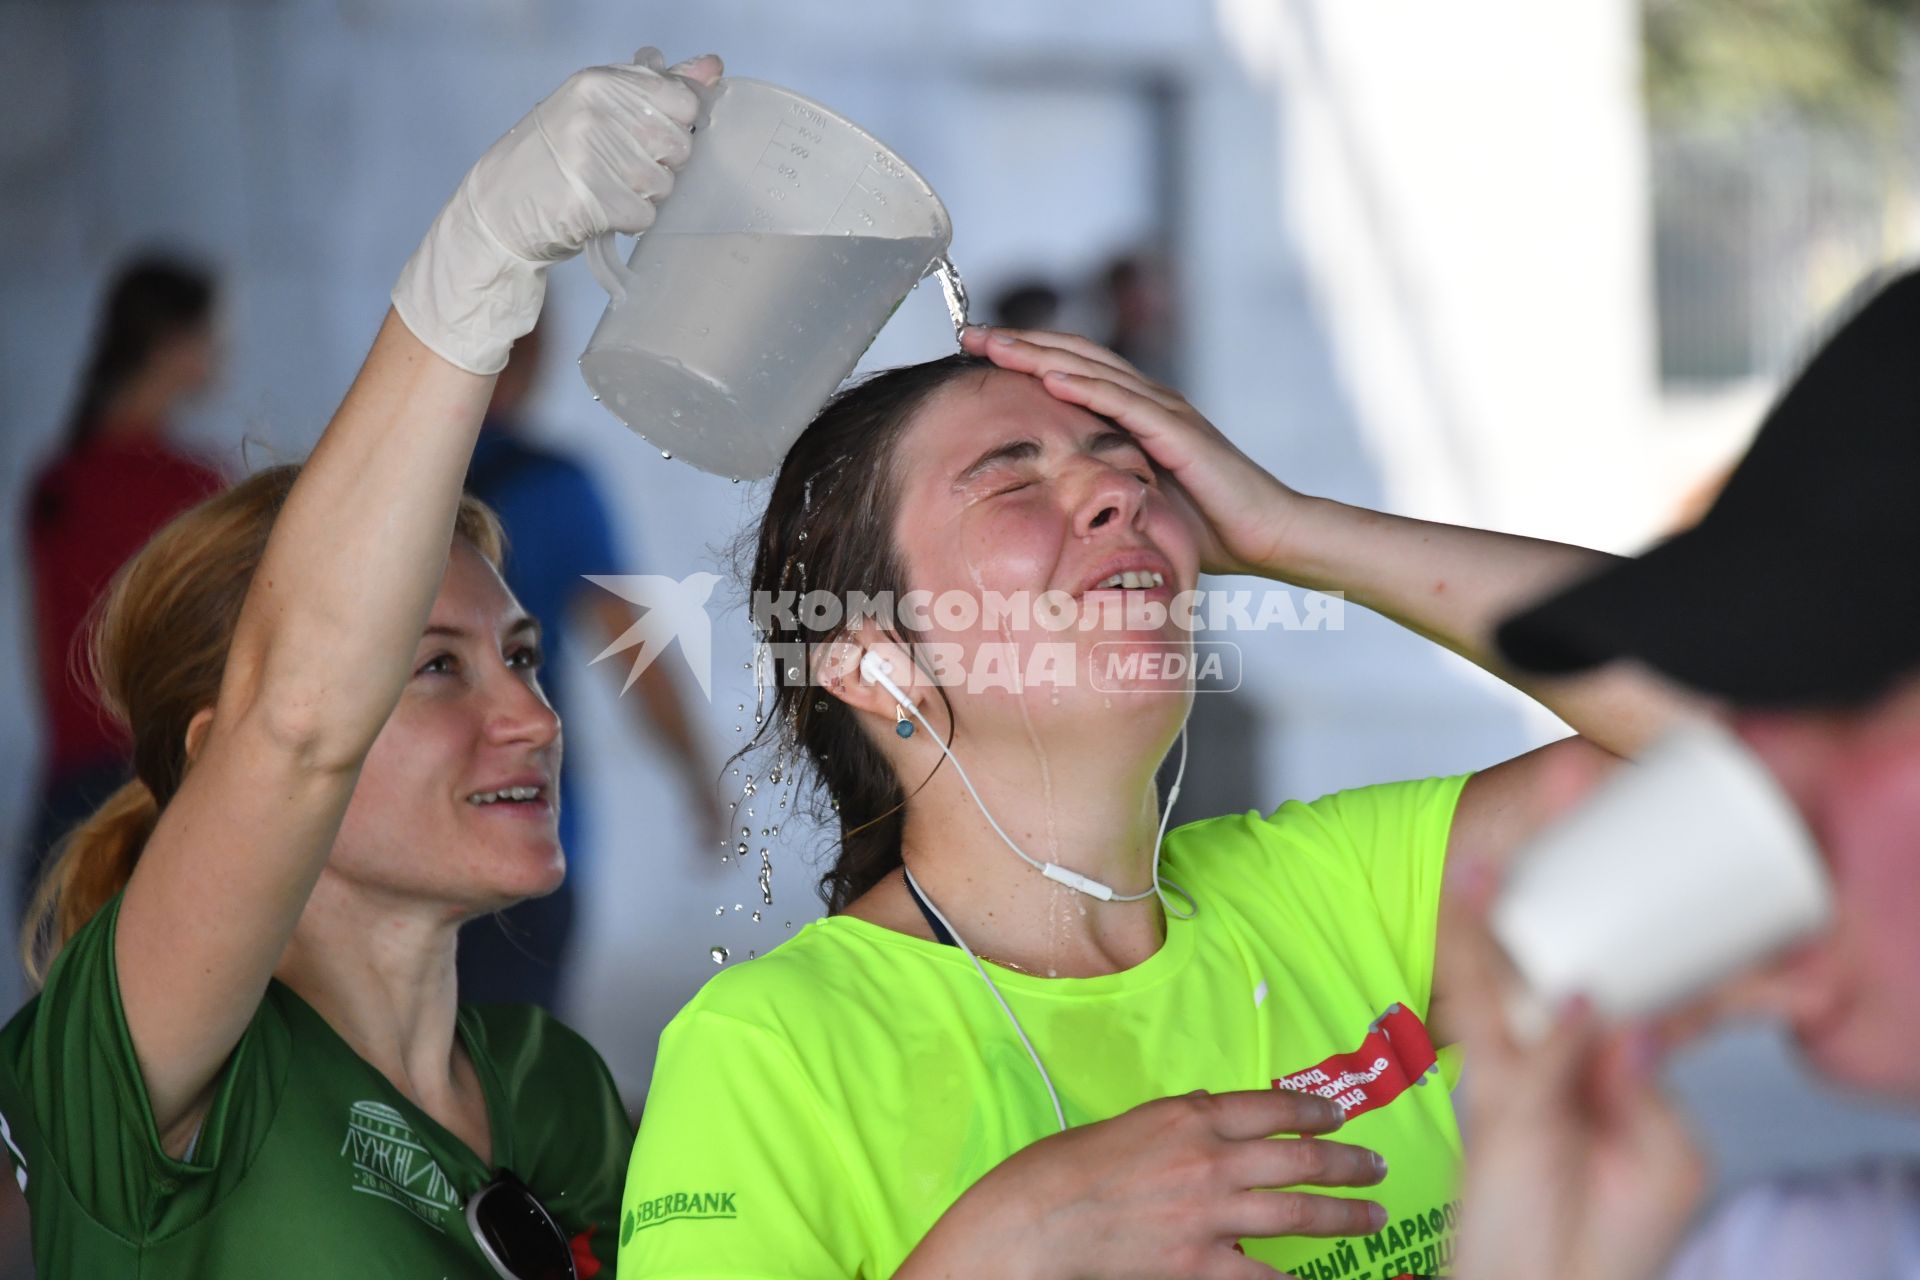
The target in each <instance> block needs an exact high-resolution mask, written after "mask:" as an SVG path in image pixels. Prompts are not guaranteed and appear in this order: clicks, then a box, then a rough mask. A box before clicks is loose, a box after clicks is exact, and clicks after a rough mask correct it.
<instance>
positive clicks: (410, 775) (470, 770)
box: [328, 541, 566, 915]
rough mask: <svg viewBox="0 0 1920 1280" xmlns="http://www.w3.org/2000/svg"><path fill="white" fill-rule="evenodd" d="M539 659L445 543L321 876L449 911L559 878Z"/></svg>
mask: <svg viewBox="0 0 1920 1280" xmlns="http://www.w3.org/2000/svg"><path fill="white" fill-rule="evenodd" d="M540 660H541V655H540V637H539V628H538V626H537V625H536V624H535V623H534V622H533V620H532V619H531V618H530V617H528V616H527V614H526V612H525V611H524V610H522V609H521V608H520V606H519V604H518V603H517V602H516V601H515V600H514V598H513V596H512V595H511V594H510V593H509V592H508V591H507V588H506V585H505V584H504V583H503V582H501V580H500V575H499V574H498V573H496V572H495V571H494V569H493V566H492V565H490V564H488V563H487V562H486V560H485V559H483V558H482V557H481V556H480V555H479V553H477V552H476V551H474V550H473V548H472V547H470V546H468V545H467V544H466V543H464V542H458V541H457V542H456V543H455V544H454V551H453V555H452V557H451V559H450V560H449V562H448V567H447V576H446V579H445V581H444V582H443V583H442V585H441V588H440V594H439V597H438V598H437V599H436V600H435V601H434V604H433V612H432V614H431V616H430V617H429V620H428V624H427V629H426V632H425V633H424V634H423V635H422V637H421V639H420V644H419V647H418V648H417V650H416V651H415V654H414V671H413V675H412V677H411V678H410V679H409V680H408V682H407V686H406V689H405V691H404V692H403V693H402V694H401V696H400V702H399V705H398V706H396V707H395V708H394V711H393V714H392V716H390V717H389V718H388V720H387V723H386V726H385V727H384V728H383V729H382V730H381V731H380V736H379V737H378V738H377V739H376V740H375V741H374V744H373V749H372V751H371V752H370V753H369V754H368V756H367V761H366V765H365V766H364V767H363V768H362V769H361V771H360V780H359V783H358V784H357V785H356V786H355V788H354V792H353V800H352V802H351V804H350V805H349V806H348V808H347V814H346V818H345V820H344V822H343V823H342V825H341V829H340V835H339V837H338V839H337V840H336V841H335V844H334V851H333V856H332V858H331V859H330V860H329V862H328V872H329V873H330V874H334V875H339V876H342V877H345V878H346V879H348V880H350V881H352V882H354V883H355V884H356V885H358V886H360V887H363V888H367V889H371V890H375V891H378V892H383V893H386V894H390V895H395V896H399V897H403V898H409V899H414V900H418V901H424V902H427V903H431V904H435V905H440V906H444V907H446V908H447V909H448V910H449V912H450V913H451V914H457V915H478V914H482V913H485V912H487V911H492V910H497V909H499V908H500V907H502V906H505V905H507V904H509V903H512V902H516V901H519V900H520V899H523V898H528V897H536V896H538V895H540V894H544V893H550V892H552V891H553V890H554V889H555V888H557V887H558V886H559V884H560V880H561V877H562V876H563V875H564V874H565V869H566V862H565V858H564V855H563V854H562V851H561V849H560V842H559V835H558V831H557V827H556V823H557V820H558V816H559V808H558V806H559V794H558V791H557V788H556V785H555V783H556V779H557V777H558V774H559V768H560V720H559V717H558V716H556V715H555V714H554V711H553V708H552V707H550V706H549V705H548V704H547V700H546V696H545V695H544V694H543V693H541V691H540V683H539V677H538V672H539V667H540Z"/></svg>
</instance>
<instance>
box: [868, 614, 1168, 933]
mask: <svg viewBox="0 0 1920 1280" xmlns="http://www.w3.org/2000/svg"><path fill="white" fill-rule="evenodd" d="M888 665H889V664H888V663H887V661H886V659H885V658H882V657H881V656H880V655H879V654H877V653H873V652H871V651H869V652H868V653H867V654H866V656H865V657H863V658H861V660H860V674H861V675H863V676H866V677H867V678H868V679H869V680H872V681H873V682H875V683H876V684H878V685H880V686H881V687H882V688H884V689H885V690H886V691H887V692H888V693H890V694H892V695H893V698H894V701H895V702H897V703H899V704H900V705H901V706H902V707H903V708H905V709H906V712H907V714H908V715H910V716H912V717H913V718H914V719H915V720H918V721H919V722H920V723H921V725H922V726H924V727H925V728H926V731H927V736H928V737H930V738H932V739H933V745H934V746H936V747H939V748H940V753H941V754H942V755H944V756H945V757H946V758H947V763H949V764H951V765H952V766H953V771H954V773H956V774H958V775H959V778H960V784H961V785H962V786H964V787H965V788H966V789H967V794H968V795H970V796H972V797H973V803H974V807H975V808H977V809H979V810H980V816H981V817H983V818H985V819H986V820H987V825H988V826H990V827H992V828H993V833H994V834H995V835H997V836H999V837H1000V842H1001V843H1002V844H1004V845H1006V846H1007V848H1009V849H1011V850H1012V851H1013V853H1014V856H1015V857H1017V858H1019V859H1020V860H1021V861H1022V862H1024V863H1026V864H1027V865H1028V866H1030V867H1032V868H1033V869H1034V870H1035V871H1038V872H1039V873H1040V874H1041V875H1043V876H1045V877H1046V878H1047V879H1049V880H1052V881H1055V882H1056V883H1059V884H1064V885H1066V886H1067V887H1068V888H1070V889H1076V890H1078V891H1079V892H1081V893H1084V894H1086V895H1087V896H1088V897H1090V898H1098V899H1100V900H1101V901H1102V902H1142V901H1144V900H1146V899H1148V898H1151V897H1153V896H1154V895H1155V894H1158V895H1159V896H1160V901H1161V904H1162V905H1163V906H1165V907H1166V910H1167V912H1168V913H1169V914H1170V915H1173V916H1174V917H1176V918H1178V919H1181V920H1189V919H1192V918H1193V914H1194V910H1195V904H1194V901H1193V898H1192V897H1191V896H1190V895H1189V894H1188V893H1187V891H1186V890H1185V889H1182V888H1181V887H1180V886H1179V885H1177V884H1174V885H1173V888H1174V890H1175V891H1176V892H1178V893H1179V895H1180V896H1181V897H1182V898H1183V899H1185V900H1186V903H1187V908H1188V909H1187V910H1186V911H1175V910H1174V909H1173V907H1172V905H1171V904H1169V903H1168V902H1167V895H1166V892H1165V890H1164V889H1163V888H1162V887H1161V879H1160V846H1161V843H1162V842H1163V841H1164V840H1165V839H1166V835H1167V823H1168V821H1169V820H1170V819H1171V818H1172V817H1173V802H1174V801H1175V800H1177V799H1179V797H1180V781H1181V779H1182V778H1184V777H1186V773H1187V727H1186V725H1185V724H1184V723H1183V724H1181V726H1180V765H1179V767H1178V768H1177V769H1176V770H1175V771H1174V775H1173V786H1172V787H1170V788H1169V789H1168V791H1167V803H1166V806H1165V809H1164V810H1163V811H1162V813H1161V814H1160V829H1159V831H1158V832H1157V833H1156V834H1155V835H1154V840H1153V882H1152V883H1151V884H1150V885H1149V886H1148V887H1147V888H1145V889H1142V890H1141V891H1140V892H1139V893H1115V892H1114V891H1113V889H1112V887H1111V886H1109V885H1105V884H1102V883H1101V882H1100V881H1098V880H1095V879H1093V878H1092V877H1091V876H1084V875H1081V874H1080V873H1079V872H1078V871H1074V870H1072V869H1070V868H1068V867H1063V866H1061V865H1060V864H1058V863H1056V862H1041V861H1040V860H1039V859H1037V858H1035V857H1032V856H1031V855H1030V854H1028V853H1027V851H1026V850H1025V849H1022V848H1021V847H1020V846H1019V845H1018V844H1015V843H1014V839H1013V837H1012V836H1010V835H1008V834H1007V833H1006V831H1005V830H1004V829H1003V828H1002V827H1001V826H1000V823H999V822H998V821H996V820H995V818H994V816H993V813H992V811H991V810H989V809H988V808H987V802H986V801H985V800H982V799H981V798H980V792H979V791H978V790H977V789H976V788H975V787H974V785H973V779H972V778H969V777H968V776H967V770H966V766H964V765H962V764H961V763H960V758H959V757H958V756H956V755H954V754H953V750H952V749H951V748H950V747H948V746H947V744H946V742H945V741H943V740H942V739H941V737H940V734H939V732H938V731H936V730H935V729H934V727H933V722H932V721H930V720H928V719H927V717H926V716H925V715H924V714H922V712H921V710H920V708H919V707H918V706H917V705H915V703H914V701H913V699H911V698H909V697H907V695H906V694H904V693H902V692H901V691H900V686H899V685H897V684H895V683H894V682H893V679H892V677H891V676H889V675H888V674H887V670H888ZM1166 883H1168V884H1172V882H1171V881H1168V882H1166Z"/></svg>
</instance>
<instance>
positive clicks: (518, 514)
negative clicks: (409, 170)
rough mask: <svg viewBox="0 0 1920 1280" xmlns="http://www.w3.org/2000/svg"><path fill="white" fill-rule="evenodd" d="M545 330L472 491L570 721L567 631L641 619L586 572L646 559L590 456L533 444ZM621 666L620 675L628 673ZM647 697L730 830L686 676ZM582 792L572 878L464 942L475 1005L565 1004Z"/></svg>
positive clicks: (563, 819)
mask: <svg viewBox="0 0 1920 1280" xmlns="http://www.w3.org/2000/svg"><path fill="white" fill-rule="evenodd" d="M540 356H541V336H540V330H539V329H538V328H535V329H534V330H533V332H531V333H529V334H527V335H526V336H525V337H524V338H521V339H520V340H519V341H518V342H516V343H514V345H513V354H512V356H511V358H510V359H509V360H508V362H507V367H506V368H505V369H503V370H502V371H501V373H500V377H499V381H498V383H497V384H496V385H495V388H494V393H493V401H492V403H491V404H490V405H489V406H488V409H487V418H486V423H485V425H484V427H483V428H482V430H481V432H480V442H479V445H478V446H477V447H476V448H475V449H474V451H473V464H472V466H471V467H470V468H469V469H468V471H467V489H468V490H469V491H470V492H471V493H473V494H474V495H475V496H476V497H478V498H480V499H481V500H482V501H484V502H485V503H487V505H488V506H490V507H492V508H493V509H494V511H495V512H496V513H497V514H498V515H499V517H500V522H501V524H502V525H504V526H505V528H506V531H507V562H506V579H507V585H508V587H509V588H511V589H512V591H513V594H514V596H515V597H516V598H517V599H518V600H519V601H520V603H521V604H522V605H523V606H525V608H526V609H527V611H528V612H529V613H531V614H532V615H533V616H534V617H535V618H537V619H539V621H540V627H541V632H542V636H543V639H542V646H543V647H544V648H545V650H546V652H547V655H548V661H547V665H546V667H545V669H544V670H543V671H542V673H541V677H540V679H541V683H542V684H543V685H544V686H545V688H546V693H547V698H548V700H549V701H550V702H552V703H553V705H554V707H555V708H557V709H558V710H559V711H560V712H561V714H562V716H563V717H564V716H565V714H566V712H567V710H568V706H569V702H568V699H569V698H577V697H578V696H579V692H578V691H577V690H574V691H570V690H569V687H568V686H569V684H570V683H571V680H572V677H573V672H572V671H570V670H569V668H568V664H567V663H566V661H565V660H564V655H565V646H566V643H567V636H568V635H569V634H570V633H571V632H572V631H573V629H574V627H576V626H580V627H583V628H584V634H585V636H586V640H587V643H589V644H591V645H593V646H594V648H595V649H596V650H597V649H599V648H601V647H602V646H604V645H605V644H607V643H608V642H609V641H611V640H613V639H614V638H615V637H617V636H618V635H620V633H621V632H623V631H625V630H626V629H627V628H628V627H629V626H630V625H632V623H633V615H632V614H631V612H629V609H628V606H627V605H626V603H625V602H623V601H622V600H621V599H620V598H619V597H617V596H614V595H612V594H611V593H609V592H606V591H602V590H600V589H599V588H598V587H595V586H594V585H593V584H592V583H590V582H588V581H586V580H585V578H584V577H582V575H583V574H589V573H623V572H625V573H631V572H635V571H636V570H637V568H638V566H634V565H630V564H624V563H622V561H621V559H620V557H619V556H617V555H616V554H615V551H614V544H613V534H612V530H611V526H610V522H609V520H608V517H607V508H606V506H605V504H604V503H603V502H602V501H601V499H600V494H599V491H598V490H597V489H595V487H594V484H593V480H592V478H591V477H589V476H588V475H587V472H586V469H585V468H583V467H582V466H580V464H579V463H577V462H575V461H573V460H572V459H571V458H567V457H565V456H563V455H561V454H559V453H556V452H554V451H552V450H551V449H548V448H545V447H542V446H541V445H538V444H535V443H533V442H532V441H530V440H529V439H527V437H526V434H525V431H524V426H525V424H524V422H523V420H522V417H521V412H522V409H523V407H524V405H525V404H526V401H527V398H528V396H529V395H530V394H531V393H532V391H533V388H534V386H535V384H536V383H537V381H538V380H539V376H540ZM620 667H621V664H619V663H614V664H610V666H609V670H610V671H613V674H612V675H611V676H610V677H609V678H610V679H619V678H622V677H624V675H625V671H624V668H622V669H620V670H614V668H620ZM633 691H634V693H635V694H637V695H638V696H637V697H635V698H632V699H625V700H624V701H626V702H627V703H628V705H629V706H630V707H631V708H632V711H633V714H634V716H635V718H636V720H637V721H638V722H639V725H638V727H639V728H640V729H641V730H642V731H643V732H647V733H651V734H653V735H655V736H656V738H657V740H658V741H659V742H660V744H661V746H662V748H663V752H664V758H665V759H667V760H669V761H671V762H672V763H673V764H674V765H675V766H676V767H677V768H678V769H679V771H680V781H681V782H682V783H683V784H684V786H683V791H684V794H686V795H687V796H689V797H691V798H693V799H694V800H695V802H696V803H697V804H700V805H701V808H700V811H699V812H698V813H697V814H696V815H695V822H696V824H697V829H698V830H699V831H700V833H701V835H702V836H703V837H704V836H706V835H708V834H709V833H710V832H712V833H717V832H718V831H719V829H720V816H721V815H720V810H719V802H718V800H717V798H716V797H715V794H714V782H715V778H716V774H717V769H716V768H714V767H711V766H710V765H709V757H708V754H707V750H706V748H705V746H704V745H703V743H702V742H701V740H700V738H699V735H698V734H697V733H696V732H695V731H694V729H693V726H692V723H691V722H690V721H689V719H688V718H687V715H686V711H685V707H684V702H683V699H682V697H681V691H680V688H679V683H678V681H676V680H675V679H674V677H673V676H672V674H671V666H670V664H668V663H660V662H656V663H653V664H651V665H650V666H648V667H647V669H646V670H645V671H644V672H643V673H641V676H640V678H639V681H638V682H637V683H636V684H635V685H634V689H633ZM583 829H584V823H583V821H582V817H581V799H580V789H579V784H578V778H577V774H576V771H575V770H573V769H570V768H568V767H566V765H565V763H564V761H563V763H562V767H561V772H560V847H561V848H562V849H564V850H566V854H567V860H568V874H567V878H566V880H565V881H564V882H563V883H562V884H561V886H560V888H559V889H558V890H556V891H555V892H554V893H552V894H550V895H548V896H547V897H544V898H535V899H532V900H530V901H527V902H522V903H520V904H519V905H517V906H515V907H513V908H512V909H511V910H508V911H505V912H501V913H499V914H497V915H494V916H490V917H486V918H484V919H480V920H476V921H474V922H473V923H472V924H470V925H468V926H467V928H466V929H465V931H464V932H463V933H462V934H461V937H460V947H459V965H460V994H461V998H462V999H465V1000H475V1001H501V1002H508V1001H523V1002H527V1003H531V1004H537V1005H540V1006H541V1007H542V1008H545V1009H547V1010H549V1011H556V1010H557V1007H558V1005H559V1002H560V1000H561V998H562V996H563V994H564V993H563V987H564V983H565V979H566V961H567V943H568V940H569V939H570V937H571V936H572V933H573V925H574V903H575V901H576V897H577V895H578V893H579V886H580V883H581V878H582V875H583V874H585V875H588V876H590V875H591V874H592V871H591V868H590V866H588V864H589V863H590V862H591V858H590V857H583V856H582V853H583V848H582V844H581V841H580V833H581V831H582V830H583Z"/></svg>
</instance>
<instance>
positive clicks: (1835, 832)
mask: <svg viewBox="0 0 1920 1280" xmlns="http://www.w3.org/2000/svg"><path fill="white" fill-rule="evenodd" d="M1739 727H1740V733H1741V736H1742V737H1743V738H1745V739H1746V740H1747V742H1748V743H1749V744H1750V745H1751V746H1752V747H1753V749H1754V750H1755V751H1756V752H1757V753H1758V754H1759V755H1760V756H1761V758H1762V759H1764V760H1765V761H1766V762H1767V764H1768V766H1769V767H1770V768H1771V769H1772V770H1773V771H1774V773H1775V774H1776V775H1777V776H1778V777H1779V778H1780V779H1781V781H1782V783H1783V784H1784V785H1785V786H1786V788H1787V790H1788V792H1789V793H1790V794H1791V795H1792V796H1793V797H1794V799H1795V801H1796V802H1797V803H1798V805H1799V806H1800V809H1801V812H1802V813H1803V814H1804V815H1805V816H1806V819H1807V822H1808V824H1809V826H1810V827H1811V828H1812V831H1813V834H1814V836H1815V838H1816V839H1817V840H1818V841H1819V843H1820V847H1821V849H1822V850H1823V852H1824V853H1825V854H1826V857H1827V859H1828V862H1829V865H1830V867H1831V869H1832V873H1833V880H1834V889H1835V900H1836V922H1835V927H1834V929H1833V930H1832V932H1831V933H1830V934H1829V936H1828V937H1826V938H1825V939H1823V940H1821V941H1820V942H1818V943H1815V944H1812V945H1809V946H1807V947H1804V948H1802V949H1801V950H1800V951H1798V952H1797V953H1795V954H1794V955H1793V956H1792V957H1791V958H1789V959H1788V960H1787V961H1785V962H1783V963H1781V964H1779V965H1777V966H1776V967H1775V968H1774V969H1773V970H1772V971H1770V973H1769V974H1768V975H1767V976H1766V978H1765V979H1763V980H1762V981H1763V983H1764V987H1765V989H1766V997H1767V1000H1766V1002H1767V1003H1770V1004H1772V1005H1773V1006H1774V1007H1776V1008H1778V1009H1780V1010H1781V1011H1782V1012H1784V1013H1785V1014H1786V1016H1787V1017H1788V1018H1789V1020H1790V1021H1791V1023H1792V1026H1793V1031H1794V1036H1795V1038H1796V1040H1797V1041H1798V1042H1799V1044H1800V1047H1801V1049H1802V1051H1803V1052H1804V1053H1805V1054H1806V1056H1807V1058H1808V1059H1809V1061H1810V1062H1811V1063H1812V1064H1813V1065H1814V1066H1815V1067H1816V1068H1817V1069H1819V1070H1820V1071H1821V1072H1822V1073H1823V1074H1825V1075H1827V1076H1829V1077H1831V1078H1832V1079H1834V1080H1836V1081H1839V1082H1841V1083H1843V1084H1847V1085H1850V1086H1853V1087H1856V1088H1862V1089H1868V1090H1872V1091H1875V1092H1880V1093H1889V1094H1894V1095H1900V1096H1904V1097H1907V1098H1911V1099H1920V929H1917V928H1916V927H1915V924H1914V922H1915V920H1917V919H1920V677H1916V678H1914V679H1912V680H1910V681H1908V682H1907V683H1906V684H1905V685H1904V686H1902V687H1901V688H1898V689H1896V690H1895V691H1894V692H1893V693H1892V694H1891V695H1889V696H1888V697H1886V698H1883V699H1882V700H1881V701H1880V702H1878V703H1876V704H1875V705H1873V706H1872V707H1869V708H1867V709H1865V710H1862V711H1854V712H1845V713H1831V714H1827V713H1821V714H1808V713H1798V714H1786V713H1782V714H1768V715H1752V716H1747V717H1744V718H1743V719H1742V720H1741V722H1740V726H1739Z"/></svg>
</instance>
